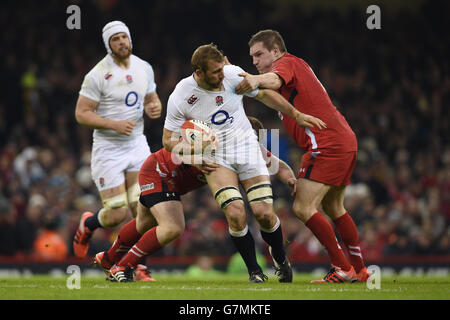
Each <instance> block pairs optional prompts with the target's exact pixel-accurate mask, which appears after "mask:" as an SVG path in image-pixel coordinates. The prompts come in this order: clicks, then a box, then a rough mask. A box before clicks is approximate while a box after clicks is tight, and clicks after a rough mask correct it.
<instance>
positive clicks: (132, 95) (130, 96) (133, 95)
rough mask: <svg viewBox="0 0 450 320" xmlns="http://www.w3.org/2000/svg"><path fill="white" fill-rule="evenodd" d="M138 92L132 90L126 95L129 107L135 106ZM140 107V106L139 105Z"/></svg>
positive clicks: (126, 102)
mask: <svg viewBox="0 0 450 320" xmlns="http://www.w3.org/2000/svg"><path fill="white" fill-rule="evenodd" d="M138 100H139V99H138V94H137V93H136V92H135V91H130V92H128V94H127V95H126V97H125V104H126V105H127V107H133V106H135V105H136V103H137V102H138ZM138 109H139V106H138Z"/></svg>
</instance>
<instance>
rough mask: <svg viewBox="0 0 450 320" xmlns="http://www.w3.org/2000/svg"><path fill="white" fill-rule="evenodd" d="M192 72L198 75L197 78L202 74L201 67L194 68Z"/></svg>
mask: <svg viewBox="0 0 450 320" xmlns="http://www.w3.org/2000/svg"><path fill="white" fill-rule="evenodd" d="M194 73H195V75H196V76H197V77H199V78H201V77H202V75H203V72H202V70H201V69H196V70H195V71H194Z"/></svg>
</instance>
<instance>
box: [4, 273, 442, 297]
mask: <svg viewBox="0 0 450 320" xmlns="http://www.w3.org/2000/svg"><path fill="white" fill-rule="evenodd" d="M154 277H155V278H156V279H157V281H156V282H132V283H114V282H108V281H106V280H105V279H104V277H88V276H81V280H80V289H68V287H67V286H66V283H67V280H68V276H67V277H51V276H47V275H34V276H30V277H16V278H0V299H1V300H449V299H450V277H449V276H382V277H381V286H380V289H369V288H368V287H367V285H366V283H344V284H311V283H310V281H311V280H312V279H317V277H316V276H313V275H311V274H294V281H293V283H279V282H278V281H277V279H276V278H275V276H273V275H272V276H269V281H268V282H267V283H259V284H254V283H248V282H247V280H248V277H247V276H246V275H237V276H236V275H233V276H231V275H219V276H214V277H206V278H192V277H186V276H184V275H182V274H180V275H168V274H157V273H155V274H154Z"/></svg>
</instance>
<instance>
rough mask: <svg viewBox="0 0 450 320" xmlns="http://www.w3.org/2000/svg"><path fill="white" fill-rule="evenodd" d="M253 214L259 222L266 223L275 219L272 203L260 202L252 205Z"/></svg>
mask: <svg viewBox="0 0 450 320" xmlns="http://www.w3.org/2000/svg"><path fill="white" fill-rule="evenodd" d="M252 211H253V215H254V216H255V219H256V220H257V221H258V222H259V224H264V225H266V224H268V223H270V222H271V221H272V220H274V219H275V213H274V211H273V207H272V204H267V203H266V204H260V205H259V206H253V207H252Z"/></svg>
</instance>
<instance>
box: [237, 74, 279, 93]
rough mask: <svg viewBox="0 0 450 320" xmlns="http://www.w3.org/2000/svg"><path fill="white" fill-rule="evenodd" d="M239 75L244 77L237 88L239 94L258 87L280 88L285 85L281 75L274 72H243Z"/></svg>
mask: <svg viewBox="0 0 450 320" xmlns="http://www.w3.org/2000/svg"><path fill="white" fill-rule="evenodd" d="M239 76H241V77H243V79H242V81H241V83H239V84H238V85H237V86H236V88H235V92H236V93H237V94H245V93H249V92H251V91H253V90H255V89H256V88H265V89H272V90H278V89H279V88H280V87H281V86H282V85H283V81H282V80H281V79H280V77H279V76H278V75H277V74H275V73H273V72H268V73H264V74H258V75H254V74H250V73H247V72H243V73H240V74H239Z"/></svg>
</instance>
